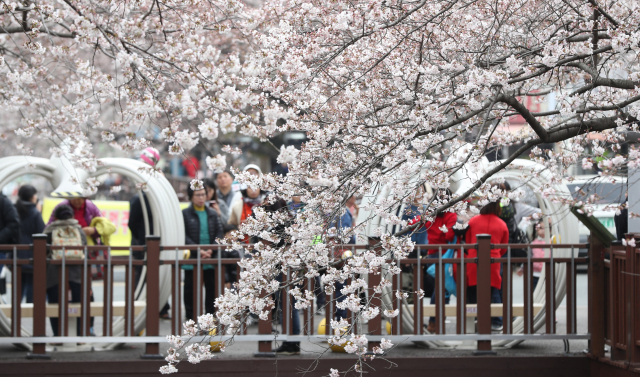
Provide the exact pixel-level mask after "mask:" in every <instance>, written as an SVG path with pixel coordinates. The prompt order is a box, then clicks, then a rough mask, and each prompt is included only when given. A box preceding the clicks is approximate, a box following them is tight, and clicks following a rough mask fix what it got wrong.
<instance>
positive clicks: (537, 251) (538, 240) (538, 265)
mask: <svg viewBox="0 0 640 377" xmlns="http://www.w3.org/2000/svg"><path fill="white" fill-rule="evenodd" d="M544 236H545V229H544V225H542V224H541V223H538V224H536V226H535V227H534V228H533V238H534V240H533V241H532V242H531V244H532V245H533V244H545V243H546V242H545V241H544ZM531 257H532V258H544V250H543V249H541V248H539V247H538V248H532V249H531ZM543 265H544V262H533V279H532V284H531V290H532V291H533V290H535V289H536V286H537V285H538V280H540V273H542V266H543ZM523 273H524V269H523V268H522V267H521V268H520V269H519V270H518V276H522V274H523Z"/></svg>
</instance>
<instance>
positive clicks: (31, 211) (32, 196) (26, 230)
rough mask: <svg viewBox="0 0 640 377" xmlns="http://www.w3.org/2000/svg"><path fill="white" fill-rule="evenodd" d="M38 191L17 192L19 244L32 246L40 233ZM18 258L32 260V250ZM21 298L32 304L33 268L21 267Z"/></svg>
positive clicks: (29, 188) (22, 189) (40, 217)
mask: <svg viewBox="0 0 640 377" xmlns="http://www.w3.org/2000/svg"><path fill="white" fill-rule="evenodd" d="M37 204H38V191H37V190H36V188H35V187H33V186H31V185H24V186H22V187H20V189H19V190H18V200H17V201H16V210H17V211H18V215H19V216H20V244H22V245H31V244H33V235H34V234H39V233H42V231H43V230H44V220H42V214H41V213H40V211H38V209H37V207H36V205H37ZM18 258H20V259H31V258H33V250H19V251H18ZM22 297H26V300H27V303H33V266H32V265H30V264H25V265H23V266H22Z"/></svg>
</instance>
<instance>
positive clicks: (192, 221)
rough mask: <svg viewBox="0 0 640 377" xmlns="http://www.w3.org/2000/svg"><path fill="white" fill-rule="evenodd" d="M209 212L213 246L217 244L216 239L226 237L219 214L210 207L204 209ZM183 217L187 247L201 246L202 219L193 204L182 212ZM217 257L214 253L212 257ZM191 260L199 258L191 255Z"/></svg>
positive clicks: (210, 235)
mask: <svg viewBox="0 0 640 377" xmlns="http://www.w3.org/2000/svg"><path fill="white" fill-rule="evenodd" d="M204 210H205V211H207V218H208V221H209V239H210V240H211V241H210V242H211V244H217V242H216V238H223V237H224V230H223V228H222V221H221V220H220V217H219V216H218V213H217V212H216V211H215V210H214V209H212V208H208V207H206V206H205V207H204ZM182 217H183V218H184V232H185V242H184V243H185V245H199V244H200V218H198V215H197V214H196V210H195V208H193V204H191V205H190V206H189V207H187V208H185V209H183V210H182ZM215 256H217V254H215V253H214V255H212V257H215ZM190 258H194V259H195V258H197V256H196V253H193V252H192V253H191V255H190Z"/></svg>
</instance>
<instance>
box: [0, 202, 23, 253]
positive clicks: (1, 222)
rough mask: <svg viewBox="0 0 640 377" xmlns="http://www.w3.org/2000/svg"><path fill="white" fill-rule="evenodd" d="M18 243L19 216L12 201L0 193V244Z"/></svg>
mask: <svg viewBox="0 0 640 377" xmlns="http://www.w3.org/2000/svg"><path fill="white" fill-rule="evenodd" d="M18 243H20V217H19V216H18V211H16V207H14V206H13V203H11V201H10V200H9V198H7V197H6V196H4V195H2V194H0V245H15V244H18Z"/></svg>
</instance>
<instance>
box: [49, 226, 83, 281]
mask: <svg viewBox="0 0 640 377" xmlns="http://www.w3.org/2000/svg"><path fill="white" fill-rule="evenodd" d="M66 226H74V227H77V228H78V230H79V231H80V237H82V245H86V244H87V236H86V235H85V234H84V232H83V231H82V228H81V227H80V225H78V220H76V219H69V220H56V221H54V222H52V223H51V224H49V225H47V227H46V228H44V231H43V233H44V234H46V235H47V243H48V244H51V241H52V239H51V238H52V234H53V231H54V230H55V229H57V228H62V227H66ZM48 254H49V255H48V256H49V257H50V254H51V250H49V253H48ZM60 269H61V267H60V265H52V264H49V265H47V289H49V288H51V287H55V286H56V285H58V284H59V281H58V280H59V276H60ZM88 273H91V271H88ZM65 274H67V275H68V276H69V281H71V282H74V283H78V284H81V283H82V266H71V265H66V266H65Z"/></svg>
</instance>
